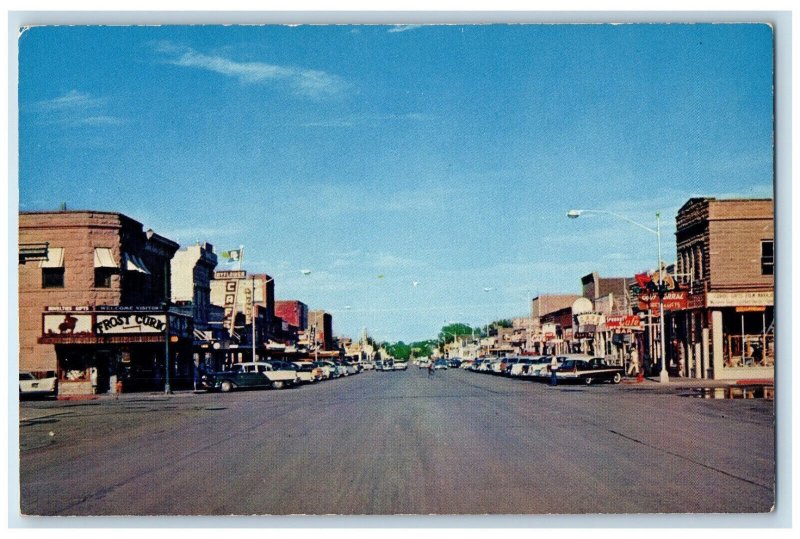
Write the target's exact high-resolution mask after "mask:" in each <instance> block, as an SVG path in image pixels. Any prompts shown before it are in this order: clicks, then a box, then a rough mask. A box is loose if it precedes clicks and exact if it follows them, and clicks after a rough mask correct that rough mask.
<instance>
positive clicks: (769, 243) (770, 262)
mask: <svg viewBox="0 0 800 539" xmlns="http://www.w3.org/2000/svg"><path fill="white" fill-rule="evenodd" d="M774 274H775V255H774V243H773V240H764V241H762V242H761V275H774Z"/></svg>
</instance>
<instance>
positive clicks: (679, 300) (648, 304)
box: [639, 290, 689, 311]
mask: <svg viewBox="0 0 800 539" xmlns="http://www.w3.org/2000/svg"><path fill="white" fill-rule="evenodd" d="M688 298H689V293H688V292H686V291H685V290H683V291H680V292H667V293H666V294H664V310H665V311H680V310H683V309H686V308H687V307H688V305H689V301H688ZM658 303H659V297H658V294H657V293H655V292H644V293H642V294H640V295H639V310H642V311H646V310H648V309H651V310H654V311H656V310H659V309H660V307H659V305H658Z"/></svg>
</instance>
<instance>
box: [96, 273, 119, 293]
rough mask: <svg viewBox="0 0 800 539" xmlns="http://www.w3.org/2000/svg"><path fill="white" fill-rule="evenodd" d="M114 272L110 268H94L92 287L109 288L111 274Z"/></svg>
mask: <svg viewBox="0 0 800 539" xmlns="http://www.w3.org/2000/svg"><path fill="white" fill-rule="evenodd" d="M114 273H116V271H115V270H113V269H111V268H95V270H94V287H95V288H111V276H112V275H113V274H114Z"/></svg>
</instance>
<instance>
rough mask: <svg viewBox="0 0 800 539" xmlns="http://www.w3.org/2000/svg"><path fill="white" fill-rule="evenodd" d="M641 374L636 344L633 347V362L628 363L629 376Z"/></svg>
mask: <svg viewBox="0 0 800 539" xmlns="http://www.w3.org/2000/svg"><path fill="white" fill-rule="evenodd" d="M638 374H639V352H637V351H636V347H635V346H634V347H633V348H631V362H630V365H628V376H633V375H638Z"/></svg>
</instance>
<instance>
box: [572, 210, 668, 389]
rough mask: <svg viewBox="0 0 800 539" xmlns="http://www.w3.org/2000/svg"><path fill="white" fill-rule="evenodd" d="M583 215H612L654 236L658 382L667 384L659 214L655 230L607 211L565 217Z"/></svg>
mask: <svg viewBox="0 0 800 539" xmlns="http://www.w3.org/2000/svg"><path fill="white" fill-rule="evenodd" d="M584 213H602V214H606V215H612V216H614V217H617V218H619V219H622V220H623V221H627V222H629V223H630V224H632V225H635V226H638V227H639V228H643V229H644V230H647V231H648V232H650V233H651V234H655V235H656V241H657V243H658V297H659V301H658V311H659V317H658V318H659V321H658V330H659V332H660V333H661V338H660V339H659V341H660V342H659V352H660V353H661V372H660V373H659V381H660V382H661V383H662V384H665V383H667V382H669V373H668V372H667V366H666V357H665V356H666V352H665V346H664V344H665V343H664V341H665V338H666V335H665V334H664V276H663V271H662V269H663V266H662V261H661V213H659V212H656V228H655V230H654V229H652V228H650V227H649V226H646V225H643V224H642V223H639V222H636V221H634V220H633V219H629V218H628V217H625V216H624V215H620V214H619V213H616V212H613V211H608V210H569V211H568V212H567V217H569V218H570V219H577V218H578V217H580V216H581V215H583V214H584Z"/></svg>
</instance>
